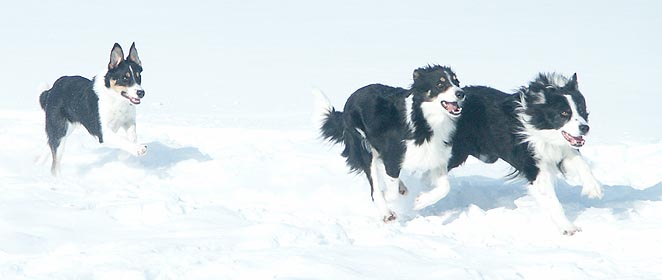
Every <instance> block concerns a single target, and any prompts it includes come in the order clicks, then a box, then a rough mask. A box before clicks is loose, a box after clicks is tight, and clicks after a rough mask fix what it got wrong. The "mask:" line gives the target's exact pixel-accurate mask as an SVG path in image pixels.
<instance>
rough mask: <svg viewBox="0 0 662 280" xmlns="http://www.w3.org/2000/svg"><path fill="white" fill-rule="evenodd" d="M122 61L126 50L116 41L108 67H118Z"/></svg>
mask: <svg viewBox="0 0 662 280" xmlns="http://www.w3.org/2000/svg"><path fill="white" fill-rule="evenodd" d="M122 61H124V52H123V51H122V47H120V44H118V43H115V46H113V50H111V51H110V62H109V63H108V69H115V68H117V66H118V65H120V63H122Z"/></svg>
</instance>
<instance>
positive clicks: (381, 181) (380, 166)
mask: <svg viewBox="0 0 662 280" xmlns="http://www.w3.org/2000/svg"><path fill="white" fill-rule="evenodd" d="M384 170H385V168H384V162H383V161H382V159H381V158H380V156H379V153H377V151H376V150H375V149H373V150H372V161H371V163H370V174H371V176H370V177H371V178H370V180H371V181H372V186H373V190H374V192H373V196H372V199H373V201H374V202H375V206H377V209H378V210H379V211H380V212H381V213H382V214H383V220H384V222H385V223H388V222H391V221H395V219H396V215H395V212H393V211H391V209H389V208H388V205H386V198H385V197H384V191H385V189H386V184H387V183H386V182H388V181H389V179H387V177H389V176H388V175H387V174H386V172H384ZM366 174H367V173H366Z"/></svg>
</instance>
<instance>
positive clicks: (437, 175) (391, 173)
mask: <svg viewBox="0 0 662 280" xmlns="http://www.w3.org/2000/svg"><path fill="white" fill-rule="evenodd" d="M413 76H414V83H413V84H412V86H411V89H403V88H394V87H390V86H385V85H381V84H372V85H368V86H365V87H363V88H360V89H358V90H357V91H356V92H354V93H353V94H352V95H351V96H350V97H349V99H347V103H345V108H344V112H339V111H336V110H335V109H334V108H333V107H332V106H331V105H330V103H329V102H328V99H326V97H325V96H324V95H323V94H322V93H321V92H318V94H319V97H320V100H321V101H322V102H324V104H322V106H320V107H321V108H322V110H321V111H320V114H319V116H318V117H319V118H320V119H319V121H320V129H321V132H322V136H323V137H324V138H325V139H328V140H330V141H333V142H336V143H341V142H342V143H343V144H344V146H345V149H344V151H343V152H342V156H343V157H345V158H347V165H348V166H349V167H350V169H351V170H352V171H355V172H363V173H365V175H366V177H367V178H368V183H369V184H370V194H371V196H372V199H373V201H374V202H375V204H376V205H377V207H378V208H379V210H380V211H381V212H382V213H383V215H384V222H388V221H392V220H395V219H396V216H395V213H394V212H393V211H391V210H390V209H389V208H388V206H387V205H386V199H389V200H391V199H394V198H396V197H397V196H398V193H399V194H402V195H404V194H406V193H407V188H406V187H405V186H404V184H403V183H402V181H401V180H400V178H399V176H400V170H401V169H402V168H404V169H407V170H412V171H420V172H425V174H427V177H428V178H429V179H430V180H431V182H430V183H431V185H432V186H433V189H432V190H431V191H429V192H427V193H423V194H420V195H419V196H418V197H417V199H416V202H415V203H416V205H415V207H416V208H423V207H425V206H427V205H430V204H433V203H435V202H437V201H438V200H439V199H441V198H442V197H443V196H445V195H446V193H447V192H448V191H449V189H450V185H449V183H448V177H447V163H448V159H449V158H450V156H451V145H450V143H451V137H452V135H453V133H454V131H455V122H456V119H457V118H458V116H459V115H460V113H461V112H462V102H463V101H464V93H463V92H462V89H460V87H459V86H460V82H459V81H458V80H457V77H456V76H455V73H453V71H452V70H451V69H450V68H448V67H443V66H428V67H424V68H419V69H416V70H415V71H414V74H413ZM385 195H386V197H385Z"/></svg>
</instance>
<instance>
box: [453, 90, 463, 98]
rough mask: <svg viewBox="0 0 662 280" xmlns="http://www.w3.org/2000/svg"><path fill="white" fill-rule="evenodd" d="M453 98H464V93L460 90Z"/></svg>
mask: <svg viewBox="0 0 662 280" xmlns="http://www.w3.org/2000/svg"><path fill="white" fill-rule="evenodd" d="M455 96H456V97H457V98H459V99H462V98H464V91H461V90H458V91H456V92H455Z"/></svg>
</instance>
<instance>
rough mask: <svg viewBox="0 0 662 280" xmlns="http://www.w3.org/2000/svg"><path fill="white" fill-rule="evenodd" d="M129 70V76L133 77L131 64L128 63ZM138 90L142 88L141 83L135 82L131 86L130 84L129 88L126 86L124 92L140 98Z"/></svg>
mask: <svg viewBox="0 0 662 280" xmlns="http://www.w3.org/2000/svg"><path fill="white" fill-rule="evenodd" d="M129 71H131V77H135V74H134V72H133V67H131V65H129ZM139 90H143V87H142V86H141V85H139V84H138V83H135V84H133V85H132V86H130V87H129V88H127V91H126V94H127V95H128V96H130V97H133V98H138V99H140V97H139V96H138V91H139Z"/></svg>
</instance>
